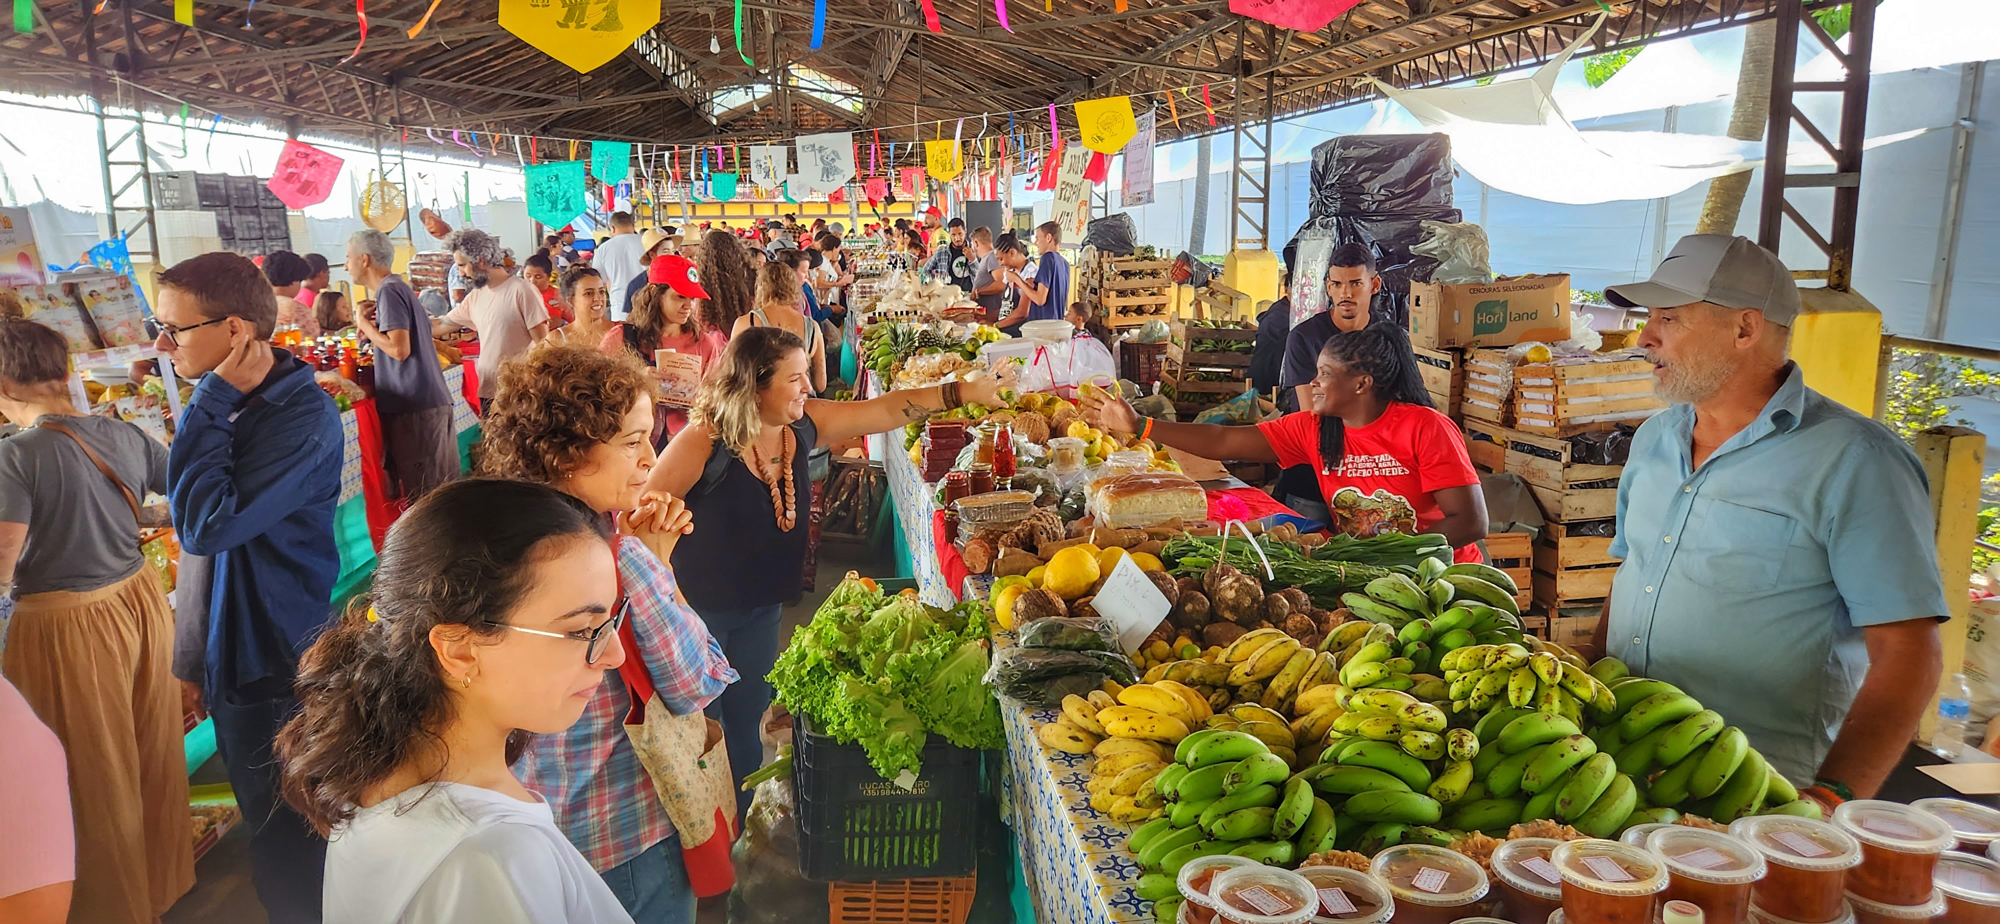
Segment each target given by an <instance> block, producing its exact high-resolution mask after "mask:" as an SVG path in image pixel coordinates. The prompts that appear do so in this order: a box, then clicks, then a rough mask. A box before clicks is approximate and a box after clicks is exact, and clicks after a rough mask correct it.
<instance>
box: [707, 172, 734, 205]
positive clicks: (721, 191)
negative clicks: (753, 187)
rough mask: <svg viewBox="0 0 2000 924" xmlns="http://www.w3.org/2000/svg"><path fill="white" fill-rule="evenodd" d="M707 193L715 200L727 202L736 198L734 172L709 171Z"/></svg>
mask: <svg viewBox="0 0 2000 924" xmlns="http://www.w3.org/2000/svg"><path fill="white" fill-rule="evenodd" d="M708 181H709V187H708V192H709V195H711V196H713V197H714V198H715V199H716V200H717V201H720V202H727V201H729V200H731V199H734V198H736V174H734V173H711V174H709V175H708Z"/></svg>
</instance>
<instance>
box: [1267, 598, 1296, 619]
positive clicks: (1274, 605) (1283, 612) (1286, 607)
mask: <svg viewBox="0 0 2000 924" xmlns="http://www.w3.org/2000/svg"><path fill="white" fill-rule="evenodd" d="M1295 610H1296V607H1294V606H1292V601H1291V598H1289V597H1287V596H1285V595H1284V594H1266V595H1265V596H1264V605H1263V607H1262V611H1263V614H1264V618H1265V619H1268V620H1270V621H1271V622H1275V623H1283V622H1284V621H1285V617H1287V616H1290V615H1292V613H1293V612H1294V611H1295Z"/></svg>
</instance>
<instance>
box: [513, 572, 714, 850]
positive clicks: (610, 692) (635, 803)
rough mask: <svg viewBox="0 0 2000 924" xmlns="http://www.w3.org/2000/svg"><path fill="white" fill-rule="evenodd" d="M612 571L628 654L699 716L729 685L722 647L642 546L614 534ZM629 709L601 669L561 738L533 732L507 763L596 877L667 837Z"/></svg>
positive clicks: (672, 703)
mask: <svg viewBox="0 0 2000 924" xmlns="http://www.w3.org/2000/svg"><path fill="white" fill-rule="evenodd" d="M618 576H619V578H620V579H621V580H622V581H623V582H624V586H625V593H626V596H627V598H628V599H629V600H630V601H631V607H632V609H631V612H630V614H629V615H628V616H627V619H629V620H630V621H631V625H632V635H633V638H635V639H636V640H637V641H638V644H639V650H638V651H637V652H629V651H628V652H626V656H627V657H632V656H637V657H639V658H642V659H644V662H645V665H646V672H647V674H648V675H649V676H651V677H652V678H653V685H654V687H655V688H656V692H657V694H658V695H659V698H660V702H661V703H662V704H663V705H665V706H666V707H667V709H669V710H670V711H672V712H673V713H674V714H675V715H688V714H690V713H694V712H699V711H701V710H702V709H703V708H704V707H706V706H707V705H708V704H709V703H711V702H714V701H715V698H716V697H718V696H721V695H722V691H723V688H725V687H727V686H728V685H730V684H731V683H734V682H736V680H737V675H736V671H735V670H734V669H732V668H731V667H730V666H729V662H728V661H727V660H725V659H724V658H723V656H722V645H721V643H719V642H717V641H716V640H715V637H714V636H712V635H709V634H708V627H707V626H706V625H704V624H703V623H702V621H701V617H700V616H698V615H696V614H695V611H694V610H693V609H691V608H689V606H688V604H687V601H686V599H685V598H683V597H682V596H681V592H680V585H679V584H678V583H677V582H676V581H675V580H674V572H673V570H672V569H671V568H669V567H667V566H666V565H664V564H662V563H661V562H660V560H659V559H658V558H656V557H654V555H653V553H652V551H651V550H649V549H647V548H646V545H645V543H643V542H640V541H639V540H638V539H636V538H634V537H631V536H620V537H619V538H618ZM631 706H632V694H631V693H630V692H629V691H628V690H627V688H626V686H625V681H624V680H623V679H621V678H619V676H618V672H617V671H605V672H604V683H603V685H601V686H599V687H598V688H597V694H596V695H595V696H592V697H591V698H590V705H589V706H587V707H585V708H584V710H583V717H582V718H580V719H578V720H577V722H576V724H575V725H572V726H570V727H569V730H568V731H565V732H563V733H562V734H559V735H536V736H535V737H534V739H533V740H532V741H531V742H529V744H528V750H527V752H526V753H524V754H522V755H521V758H520V759H519V760H517V761H515V763H514V772H515V773H516V774H518V775H519V776H520V778H521V783H522V784H523V785H525V786H527V787H528V788H529V789H533V790H535V791H536V792H539V793H541V794H542V797H543V798H544V799H547V800H548V803H549V808H550V809H552V810H553V811H554V813H555V818H556V826H557V827H559V828H561V829H562V831H563V834H565V835H567V836H568V837H569V840H570V843H572V844H575V845H576V849H577V850H578V851H581V852H582V853H583V856H584V859H586V860H589V861H590V865H591V867H592V868H594V869H596V870H597V871H598V872H600V873H601V872H606V871H608V870H610V869H612V868H614V867H616V866H619V865H620V864H623V863H624V862H626V861H627V860H630V859H632V858H633V857H636V856H638V855H639V854H641V853H644V852H645V851H646V849H647V848H649V847H651V846H653V845H654V844H657V843H659V842H661V841H664V840H666V839H667V838H669V837H672V836H673V833H674V826H673V822H672V821H671V820H670V819H668V817H667V810H666V809H665V808H664V807H663V806H661V804H660V798H659V795H658V794H657V793H656V792H654V790H653V781H652V779H651V778H650V777H648V776H647V775H646V769H645V767H643V766H641V765H640V763H639V755H638V754H637V753H636V752H634V751H633V750H632V742H631V740H630V739H629V738H627V737H626V735H625V728H624V722H625V714H626V713H627V712H629V711H630V710H631Z"/></svg>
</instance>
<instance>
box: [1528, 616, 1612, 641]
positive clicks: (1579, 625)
mask: <svg viewBox="0 0 2000 924" xmlns="http://www.w3.org/2000/svg"><path fill="white" fill-rule="evenodd" d="M1600 618H1602V617H1600V616H1597V615H1590V616H1583V615H1576V616H1566V615H1563V614H1561V613H1556V614H1552V615H1549V616H1548V617H1547V619H1548V626H1547V628H1546V630H1545V632H1546V634H1545V635H1543V636H1542V637H1543V638H1544V639H1547V640H1548V641H1551V642H1556V643H1559V644H1563V645H1568V646H1569V647H1571V648H1575V647H1577V646H1579V645H1588V644H1590V640H1591V639H1592V638H1593V637H1594V636H1595V635H1596V634H1597V620H1598V619H1600Z"/></svg>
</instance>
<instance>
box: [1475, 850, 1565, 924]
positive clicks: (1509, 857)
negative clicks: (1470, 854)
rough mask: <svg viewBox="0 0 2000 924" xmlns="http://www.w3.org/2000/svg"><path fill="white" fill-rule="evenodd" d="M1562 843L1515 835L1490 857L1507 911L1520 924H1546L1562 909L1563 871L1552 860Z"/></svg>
mask: <svg viewBox="0 0 2000 924" xmlns="http://www.w3.org/2000/svg"><path fill="white" fill-rule="evenodd" d="M1560 846H1562V841H1559V840H1556V839H1555V838H1552V837H1523V838H1516V839H1514V840H1511V841H1503V842H1501V844H1500V846H1499V847H1496V848H1494V850H1493V856H1492V858H1491V859H1489V860H1487V865H1488V866H1491V867H1492V868H1493V884H1494V885H1495V886H1496V887H1497V888H1498V889H1499V890H1500V901H1501V903H1502V904H1504V905H1505V906H1506V912H1505V913H1506V914H1507V916H1508V917H1509V918H1511V919H1512V920H1514V921H1515V922H1517V924H1543V922H1544V921H1547V920H1548V919H1549V916H1550V915H1551V914H1553V913H1555V912H1558V911H1561V910H1562V904H1563V893H1562V874H1561V873H1558V872H1556V868H1555V864H1553V863H1550V862H1549V854H1550V853H1553V852H1554V851H1555V849H1556V848H1557V847H1560Z"/></svg>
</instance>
